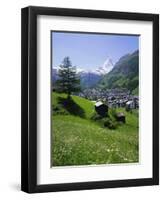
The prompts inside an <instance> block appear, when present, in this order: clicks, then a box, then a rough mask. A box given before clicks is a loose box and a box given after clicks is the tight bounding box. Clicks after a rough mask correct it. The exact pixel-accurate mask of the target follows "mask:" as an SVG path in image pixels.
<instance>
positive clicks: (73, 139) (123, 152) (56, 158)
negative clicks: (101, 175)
mask: <svg viewBox="0 0 163 200" xmlns="http://www.w3.org/2000/svg"><path fill="white" fill-rule="evenodd" d="M121 111H122V112H123V113H125V116H126V123H125V124H120V123H119V124H116V128H114V129H109V128H108V127H104V126H103V123H102V122H101V120H98V121H96V120H92V116H93V115H94V113H95V111H94V103H93V102H91V101H89V100H87V99H84V98H81V97H78V96H71V99H67V95H65V94H59V93H56V92H52V112H53V114H52V149H51V154H52V166H70V165H71V166H72V165H74V166H75V165H95V164H115V163H134V162H138V161H139V154H138V153H139V145H138V144H139V138H138V128H139V127H138V111H137V110H133V111H132V112H126V111H125V109H123V108H120V109H116V112H121ZM114 112H115V111H114ZM111 113H112V112H111V110H109V115H110V118H112V120H113V118H114V117H113V116H112V115H111Z"/></svg>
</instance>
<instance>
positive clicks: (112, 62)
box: [21, 6, 159, 193]
mask: <svg viewBox="0 0 163 200" xmlns="http://www.w3.org/2000/svg"><path fill="white" fill-rule="evenodd" d="M21 25H22V63H21V65H22V90H21V92H22V137H21V138H22V139H21V145H22V154H21V155H22V156H21V159H22V164H21V166H22V167H21V177H22V180H21V181H22V183H21V188H22V190H23V191H25V192H28V193H36V192H52V191H66V190H82V189H100V188H113V187H129V186H145V185H158V184H159V15H157V14H144V13H127V12H112V11H99V10H80V9H65V8H49V7H34V6H30V7H26V8H23V9H22V24H21Z"/></svg>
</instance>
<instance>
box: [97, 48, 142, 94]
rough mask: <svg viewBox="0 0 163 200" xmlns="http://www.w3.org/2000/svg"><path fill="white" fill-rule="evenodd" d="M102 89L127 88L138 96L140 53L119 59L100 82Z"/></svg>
mask: <svg viewBox="0 0 163 200" xmlns="http://www.w3.org/2000/svg"><path fill="white" fill-rule="evenodd" d="M98 85H99V87H101V88H110V89H112V88H127V89H128V90H130V91H131V92H132V93H134V94H138V85H139V51H138V50H137V51H135V52H134V53H132V54H127V55H125V56H123V57H121V58H120V59H119V61H118V62H117V63H116V64H115V66H114V68H113V69H112V70H111V71H110V72H109V73H108V74H106V75H104V76H103V78H102V80H101V81H100V82H99V84H98Z"/></svg>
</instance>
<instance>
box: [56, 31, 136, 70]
mask: <svg viewBox="0 0 163 200" xmlns="http://www.w3.org/2000/svg"><path fill="white" fill-rule="evenodd" d="M137 49H139V36H134V35H111V34H107V35H106V34H85V33H84V34H83V33H69V32H53V33H52V66H53V67H57V66H59V65H60V64H61V62H62V60H63V58H64V57H65V56H69V57H70V59H71V62H72V64H73V65H74V66H77V67H79V68H82V69H84V70H92V69H95V68H97V67H100V66H102V65H103V63H104V62H105V60H106V59H107V58H111V59H112V61H113V63H115V62H117V61H118V59H119V58H120V57H121V56H123V55H125V54H127V53H132V52H133V51H135V50H137Z"/></svg>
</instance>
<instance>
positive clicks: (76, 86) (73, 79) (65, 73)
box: [56, 57, 80, 98]
mask: <svg viewBox="0 0 163 200" xmlns="http://www.w3.org/2000/svg"><path fill="white" fill-rule="evenodd" d="M58 76H59V79H58V80H57V82H56V89H57V90H58V91H59V92H64V93H66V94H67V95H68V98H70V95H71V93H72V92H78V91H80V79H79V77H78V76H77V73H76V67H74V66H72V64H71V61H70V58H69V57H65V58H64V59H63V62H62V64H61V65H60V66H59V70H58Z"/></svg>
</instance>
